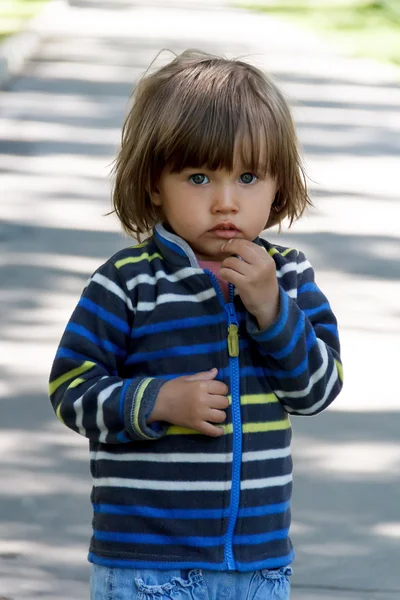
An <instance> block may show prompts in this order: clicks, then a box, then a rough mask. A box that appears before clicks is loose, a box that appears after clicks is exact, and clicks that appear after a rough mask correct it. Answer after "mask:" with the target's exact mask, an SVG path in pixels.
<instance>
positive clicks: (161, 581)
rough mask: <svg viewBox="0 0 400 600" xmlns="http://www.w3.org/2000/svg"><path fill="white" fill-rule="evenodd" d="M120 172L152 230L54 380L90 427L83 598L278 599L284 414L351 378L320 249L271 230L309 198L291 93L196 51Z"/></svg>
mask: <svg viewBox="0 0 400 600" xmlns="http://www.w3.org/2000/svg"><path fill="white" fill-rule="evenodd" d="M115 176H116V178H115V188H114V198H113V199H114V208H115V211H116V213H117V215H118V217H119V219H120V220H121V223H122V226H123V227H124V229H125V231H127V232H128V233H129V234H131V235H134V236H136V237H137V236H140V234H143V233H145V232H147V231H149V232H150V235H149V237H147V239H145V241H144V242H143V243H140V244H137V245H135V246H131V247H129V248H127V249H125V250H122V251H120V252H118V253H117V254H116V255H115V256H113V257H112V258H111V259H110V260H108V261H107V262H106V263H105V264H104V265H102V266H101V267H100V268H99V269H98V270H97V271H96V272H95V273H94V275H93V276H92V277H91V279H90V281H89V283H88V284H87V286H86V288H85V290H84V292H83V295H82V297H81V299H80V301H79V303H78V305H77V307H76V309H75V311H74V313H73V315H72V317H71V320H70V321H69V323H68V325H67V328H66V330H65V333H64V335H63V338H62V340H61V344H60V347H59V349H58V352H57V355H56V358H55V362H54V365H53V369H52V373H51V378H50V395H51V401H52V404H53V407H54V410H55V412H56V414H57V416H58V418H59V419H60V420H61V421H62V422H63V423H65V424H66V425H67V426H68V427H70V428H71V429H73V430H74V431H76V432H78V433H80V434H82V435H84V436H86V437H87V438H89V440H90V451H91V453H90V457H91V471H92V475H93V480H94V485H93V491H92V497H91V499H92V503H93V509H94V520H93V537H92V541H91V547H90V553H89V561H90V562H91V563H93V567H92V578H91V599H92V600H106V599H107V600H125V599H126V600H127V599H128V598H129V599H131V598H139V599H143V600H144V599H145V600H150V599H152V598H160V599H161V598H174V599H175V600H181V599H192V600H200V599H206V598H208V599H209V600H217V599H218V600H221V599H224V600H228V599H230V600H245V599H248V600H264V599H265V600H268V599H269V600H286V599H288V598H289V589H290V586H289V580H288V577H289V575H290V574H291V569H290V566H289V565H290V563H291V562H292V561H293V558H294V554H293V550H292V545H291V542H290V539H289V535H288V532H289V525H290V497H291V488H292V461H291V456H290V440H291V426H290V420H289V414H290V415H314V414H316V413H318V412H320V411H322V410H323V409H325V408H326V407H327V406H328V405H329V404H330V403H331V402H332V401H333V400H334V398H335V397H336V396H337V395H338V393H339V391H340V389H341V385H342V383H341V381H342V375H341V373H342V368H341V363H340V358H339V341H338V332H337V326H336V319H335V317H334V315H333V313H332V311H331V309H330V306H329V304H328V302H327V299H326V298H325V296H324V295H323V294H322V293H321V291H320V290H319V288H318V287H317V285H316V284H315V283H314V273H313V270H312V268H311V266H310V263H309V262H308V261H307V260H306V258H305V257H304V255H303V254H302V253H301V252H298V251H297V250H295V249H293V248H282V247H281V246H276V245H272V244H271V243H269V242H267V241H266V240H264V239H262V238H260V237H259V235H260V234H261V232H262V231H263V230H264V229H265V228H267V227H270V226H272V225H275V224H280V223H281V221H282V220H283V219H284V218H285V217H288V218H289V220H290V223H291V222H292V221H293V220H294V219H296V218H298V217H299V216H300V215H301V214H302V213H303V211H304V209H305V207H306V205H307V204H308V203H309V202H310V201H309V199H308V195H307V190H306V184H305V178H304V175H303V171H302V167H301V162H300V159H299V154H298V148H297V141H296V135H295V131H294V127H293V122H292V119H291V116H290V111H289V109H288V106H287V104H286V101H285V100H284V98H283V96H282V95H281V93H280V92H279V91H278V90H277V88H276V86H275V85H274V84H273V83H272V82H271V81H270V80H269V79H268V78H266V77H265V76H264V75H263V74H262V73H261V72H260V71H259V70H258V69H256V68H254V67H253V66H250V65H249V64H246V63H244V62H241V61H232V60H226V59H223V58H218V57H214V56H210V55H207V54H203V53H201V52H195V51H187V52H184V53H183V54H181V55H180V56H177V57H176V58H175V59H174V60H173V61H172V62H171V63H170V64H168V65H166V66H164V67H163V68H161V69H159V70H158V71H157V72H155V73H153V74H151V75H147V76H145V77H144V78H143V79H142V80H141V82H140V83H139V85H138V87H137V89H136V91H135V99H134V105H133V108H132V109H131V112H130V114H129V116H128V118H127V120H126V122H125V125H124V128H123V133H122V146H121V150H120V152H119V155H118V158H117V161H116V168H115ZM139 239H140V238H139Z"/></svg>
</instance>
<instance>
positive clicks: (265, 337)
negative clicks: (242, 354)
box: [257, 287, 289, 342]
mask: <svg viewBox="0 0 400 600" xmlns="http://www.w3.org/2000/svg"><path fill="white" fill-rule="evenodd" d="M279 292H280V293H279V297H280V302H281V308H280V316H279V318H278V322H277V323H276V324H275V325H272V326H271V327H270V328H268V329H267V330H266V331H265V332H263V333H259V334H257V340H260V341H262V342H268V341H269V340H272V339H273V338H275V337H277V336H278V335H279V334H280V333H282V331H283V329H284V328H285V325H286V322H287V320H288V315H289V296H288V295H287V293H286V292H285V290H283V288H281V287H280V288H279Z"/></svg>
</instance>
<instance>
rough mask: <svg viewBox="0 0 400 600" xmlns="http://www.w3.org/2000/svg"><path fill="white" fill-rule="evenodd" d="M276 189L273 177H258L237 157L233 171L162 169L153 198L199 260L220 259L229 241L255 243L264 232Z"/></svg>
mask: <svg viewBox="0 0 400 600" xmlns="http://www.w3.org/2000/svg"><path fill="white" fill-rule="evenodd" d="M276 192H277V185H276V180H275V179H272V178H271V177H269V176H268V175H267V176H266V177H265V178H264V179H261V178H257V176H256V175H255V174H253V173H250V172H249V171H248V169H246V168H245V167H244V166H243V165H242V164H241V163H240V162H239V161H236V163H235V165H234V169H233V171H232V172H229V171H226V170H224V169H218V170H216V171H210V170H208V169H206V168H187V169H184V170H183V171H181V172H180V173H171V172H170V171H169V170H168V169H164V170H163V172H162V173H161V177H160V180H159V182H158V186H157V189H156V191H155V192H153V193H152V194H151V199H152V202H153V203H154V204H155V205H157V206H161V207H162V210H163V214H164V219H165V221H166V223H168V224H169V225H170V227H171V228H172V229H173V231H174V232H175V233H176V234H177V235H179V236H180V237H182V238H183V239H184V240H186V242H187V243H188V244H189V245H190V246H191V247H192V249H193V250H194V252H195V254H196V255H197V257H198V258H199V259H200V260H215V261H222V260H223V259H224V258H226V256H227V254H226V252H225V253H223V252H221V247H222V246H223V244H224V243H226V241H227V240H228V239H232V238H243V239H246V240H249V241H252V240H253V239H254V238H255V237H257V236H258V235H259V234H260V233H261V231H263V229H264V228H265V225H266V223H267V221H268V217H269V213H270V211H271V206H272V203H273V201H274V198H275V194H276ZM215 228H217V229H215Z"/></svg>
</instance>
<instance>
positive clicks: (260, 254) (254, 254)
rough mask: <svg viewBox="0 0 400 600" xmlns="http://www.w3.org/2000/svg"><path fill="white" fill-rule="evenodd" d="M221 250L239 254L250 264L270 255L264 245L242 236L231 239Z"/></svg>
mask: <svg viewBox="0 0 400 600" xmlns="http://www.w3.org/2000/svg"><path fill="white" fill-rule="evenodd" d="M221 251H222V252H226V253H227V254H237V255H238V256H240V257H241V258H242V259H243V260H244V261H246V262H248V263H250V264H253V263H254V262H255V261H258V260H265V259H266V257H267V256H269V254H268V252H266V251H265V249H264V248H263V247H260V246H258V245H257V244H254V243H253V242H249V241H248V240H244V239H242V238H236V239H232V240H229V241H228V242H226V244H224V245H223V246H222V247H221Z"/></svg>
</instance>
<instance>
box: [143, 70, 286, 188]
mask: <svg viewBox="0 0 400 600" xmlns="http://www.w3.org/2000/svg"><path fill="white" fill-rule="evenodd" d="M225 75H226V76H225V77H222V78H221V73H220V72H213V73H210V74H209V77H205V76H204V73H203V75H202V77H199V78H197V79H196V78H194V79H193V81H192V82H190V83H191V85H190V86H189V85H187V83H188V82H186V86H185V92H186V93H185V94H183V93H182V90H181V89H180V86H179V85H178V86H176V87H175V89H174V91H173V93H172V94H171V91H170V102H168V103H167V104H166V105H164V110H163V113H164V114H163V115H162V116H161V115H160V117H161V118H160V121H162V123H163V125H162V128H160V129H161V130H160V131H159V132H158V135H157V137H158V144H157V146H158V147H157V149H156V153H155V155H156V162H157V163H158V165H159V167H161V166H162V167H164V166H168V168H169V169H170V170H171V172H179V171H182V170H183V169H185V168H188V167H196V168H198V167H206V168H207V169H209V170H216V169H226V170H227V171H232V170H233V168H234V164H235V162H236V161H238V160H240V161H241V163H242V165H243V168H245V169H246V170H249V171H252V172H254V173H256V174H258V175H260V176H265V175H266V174H267V173H269V174H270V175H271V176H273V177H276V176H277V174H278V173H277V165H278V164H279V163H280V162H281V161H280V159H281V156H280V148H279V137H280V136H279V132H278V130H277V125H276V121H275V120H274V119H273V117H272V111H271V108H270V106H269V103H268V102H267V101H266V98H263V97H262V95H261V94H260V93H257V92H258V90H257V91H256V90H255V89H254V87H253V86H252V85H251V82H249V81H248V77H246V76H245V75H246V73H243V72H242V69H238V68H236V70H235V71H231V72H230V73H227V74H225ZM221 80H222V81H221ZM171 96H172V97H171ZM157 170H158V171H159V169H157ZM154 175H156V176H157V175H159V173H157V174H156V173H154Z"/></svg>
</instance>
